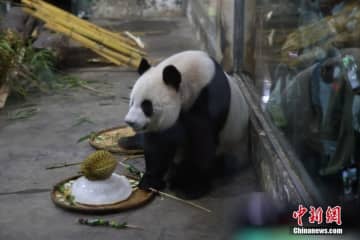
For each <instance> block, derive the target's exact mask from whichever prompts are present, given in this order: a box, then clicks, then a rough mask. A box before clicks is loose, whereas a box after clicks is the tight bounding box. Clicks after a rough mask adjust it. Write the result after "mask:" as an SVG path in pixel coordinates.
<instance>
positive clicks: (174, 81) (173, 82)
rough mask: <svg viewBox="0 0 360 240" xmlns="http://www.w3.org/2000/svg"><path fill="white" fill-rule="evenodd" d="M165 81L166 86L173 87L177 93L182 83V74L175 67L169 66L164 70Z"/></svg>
mask: <svg viewBox="0 0 360 240" xmlns="http://www.w3.org/2000/svg"><path fill="white" fill-rule="evenodd" d="M163 80H164V82H165V84H166V85H168V86H171V87H173V88H174V89H175V90H176V91H178V90H179V88H180V83H181V73H180V72H179V71H178V70H177V69H176V67H175V66H173V65H169V66H167V67H165V68H164V71H163Z"/></svg>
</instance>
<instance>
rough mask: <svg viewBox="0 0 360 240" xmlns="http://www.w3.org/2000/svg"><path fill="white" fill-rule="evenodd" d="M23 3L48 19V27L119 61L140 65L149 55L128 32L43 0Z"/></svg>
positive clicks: (37, 15) (28, 10)
mask: <svg viewBox="0 0 360 240" xmlns="http://www.w3.org/2000/svg"><path fill="white" fill-rule="evenodd" d="M22 3H23V10H24V11H25V12H27V13H28V14H30V15H32V16H34V17H36V18H38V19H40V20H42V21H44V22H45V27H47V28H48V29H50V30H52V31H55V32H59V33H62V34H64V35H66V36H68V37H70V38H71V39H73V40H75V41H77V42H79V43H81V44H82V45H83V46H84V47H87V48H89V49H91V50H92V51H94V52H95V53H97V54H98V55H100V56H102V57H104V58H105V59H107V60H108V61H110V62H112V63H114V64H116V65H120V66H123V65H126V66H130V67H134V68H137V67H138V66H139V64H140V61H141V58H142V56H144V55H145V53H144V52H143V51H141V50H140V48H139V47H138V45H137V43H136V42H135V41H134V40H133V39H131V38H129V37H127V36H126V35H125V34H120V33H114V32H111V31H109V30H106V29H104V28H101V27H99V26H97V25H95V24H93V23H90V22H88V21H85V20H83V19H80V18H78V17H76V16H74V15H72V14H70V13H68V12H66V11H63V10H61V9H59V8H57V7H55V6H53V5H51V4H49V3H46V2H44V1H41V0H22Z"/></svg>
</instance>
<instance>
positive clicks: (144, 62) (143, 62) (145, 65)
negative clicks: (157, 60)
mask: <svg viewBox="0 0 360 240" xmlns="http://www.w3.org/2000/svg"><path fill="white" fill-rule="evenodd" d="M149 68H151V65H150V64H149V62H148V61H147V60H146V59H145V58H143V59H141V62H140V65H139V67H138V70H137V71H138V73H139V74H140V75H143V73H144V72H146V71H147V70H148V69H149Z"/></svg>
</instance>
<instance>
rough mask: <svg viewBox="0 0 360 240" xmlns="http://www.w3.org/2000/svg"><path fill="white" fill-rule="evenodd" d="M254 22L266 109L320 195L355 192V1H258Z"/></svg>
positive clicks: (359, 133) (358, 86)
mask: <svg viewBox="0 0 360 240" xmlns="http://www.w3.org/2000/svg"><path fill="white" fill-rule="evenodd" d="M256 24H257V26H259V28H258V29H257V30H256V48H255V49H256V50H255V51H256V53H255V58H256V59H255V60H256V67H255V76H256V77H255V79H256V81H257V82H256V83H255V84H256V86H257V88H258V89H259V91H260V92H261V93H262V96H263V97H262V102H263V103H262V104H264V103H266V105H265V111H266V113H268V115H269V116H270V118H271V120H272V122H273V123H274V124H275V125H276V126H277V127H278V128H279V129H281V130H282V132H283V133H284V135H285V136H286V138H287V139H288V140H289V142H290V143H291V145H292V146H293V148H294V149H295V151H296V152H297V154H298V156H299V158H300V159H301V161H302V162H303V164H304V166H305V168H306V169H307V170H308V172H309V173H310V175H311V176H312V177H313V179H314V181H315V183H316V184H317V185H318V186H319V189H320V190H321V191H322V193H325V194H327V195H326V196H331V197H332V200H335V201H338V200H339V199H341V200H346V201H352V200H354V199H356V198H358V194H359V164H360V154H359V152H360V150H359V149H360V140H359V139H360V128H359V126H360V117H359V116H360V100H359V98H360V95H359V94H360V74H359V69H360V66H359V64H360V1H340V0H312V1H310V0H297V1H290V0H277V1H276V0H273V1H271V0H257V14H256ZM268 89H270V90H268Z"/></svg>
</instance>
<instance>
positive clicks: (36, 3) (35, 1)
mask: <svg viewBox="0 0 360 240" xmlns="http://www.w3.org/2000/svg"><path fill="white" fill-rule="evenodd" d="M22 2H23V3H24V4H27V5H28V6H30V7H32V8H36V9H44V10H46V11H49V12H53V13H54V14H56V15H59V16H62V17H63V18H66V19H67V20H68V21H69V23H71V22H72V23H73V24H76V26H83V27H85V28H89V29H94V30H96V31H97V32H98V33H102V34H106V35H108V36H109V37H112V38H115V39H119V40H120V41H123V42H126V43H128V44H130V45H132V46H134V47H135V46H137V44H136V42H134V41H132V39H129V38H127V37H125V36H124V35H119V34H116V33H114V32H111V31H109V30H107V29H104V28H100V27H98V26H96V25H95V24H93V23H90V22H88V21H85V20H83V19H80V18H78V17H76V16H74V15H72V14H70V13H68V12H66V11H64V10H62V9H60V8H57V7H55V6H53V5H51V4H49V3H46V2H44V1H41V0H22Z"/></svg>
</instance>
